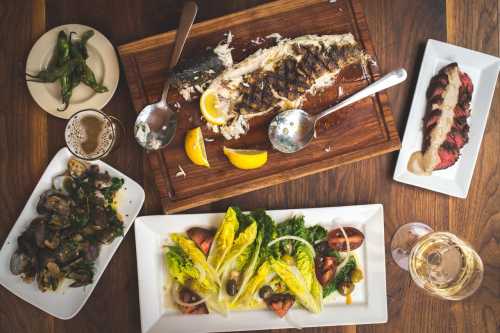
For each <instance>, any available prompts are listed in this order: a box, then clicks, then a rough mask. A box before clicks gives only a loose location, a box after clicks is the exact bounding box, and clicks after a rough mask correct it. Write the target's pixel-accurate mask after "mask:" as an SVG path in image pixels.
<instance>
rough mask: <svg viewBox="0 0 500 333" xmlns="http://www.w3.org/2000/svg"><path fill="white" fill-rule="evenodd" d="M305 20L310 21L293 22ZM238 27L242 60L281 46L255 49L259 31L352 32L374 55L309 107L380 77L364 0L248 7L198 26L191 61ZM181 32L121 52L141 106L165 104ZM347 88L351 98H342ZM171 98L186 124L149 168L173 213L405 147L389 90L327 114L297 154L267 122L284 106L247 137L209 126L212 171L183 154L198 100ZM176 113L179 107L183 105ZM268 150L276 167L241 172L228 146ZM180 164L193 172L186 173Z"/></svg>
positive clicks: (314, 109) (253, 124) (257, 121)
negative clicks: (271, 133) (278, 145)
mask: <svg viewBox="0 0 500 333" xmlns="http://www.w3.org/2000/svg"><path fill="white" fill-rule="evenodd" d="M288 22H301V24H292V25H291V24H288ZM228 31H230V32H231V33H232V34H233V35H234V39H233V41H232V43H231V47H233V48H234V50H233V51H232V54H233V58H234V59H235V61H236V62H239V61H241V60H243V59H245V58H246V57H248V56H249V55H251V54H253V53H254V52H255V51H256V49H258V48H263V47H269V46H271V45H273V42H272V40H267V41H264V42H263V43H262V44H261V45H255V43H252V42H251V41H252V40H256V38H257V37H261V38H262V36H268V35H270V34H271V33H276V32H278V33H280V34H281V35H282V36H283V37H287V38H294V37H298V36H302V35H307V34H319V35H325V34H339V33H348V32H349V33H352V34H353V36H354V38H356V40H358V41H359V44H360V46H361V47H362V48H363V49H365V50H366V52H367V54H368V55H369V56H370V57H371V59H372V61H371V62H370V63H369V64H368V66H367V67H366V68H367V70H366V73H367V74H366V77H365V75H364V74H363V73H364V71H363V69H362V68H361V67H360V66H350V67H348V68H347V69H345V70H343V71H342V72H341V73H340V75H339V80H338V81H337V82H336V83H335V84H334V85H332V86H331V87H329V88H328V89H325V90H324V91H322V92H321V93H318V94H317V95H316V96H308V97H307V100H306V102H305V103H304V106H303V108H304V109H305V110H307V111H308V112H310V113H318V112H320V111H321V110H324V109H325V108H327V107H328V106H329V105H330V104H331V103H332V101H335V100H336V99H337V98H345V97H346V96H349V95H350V94H352V93H353V92H355V91H358V90H360V89H362V88H363V87H365V86H367V85H368V84H370V83H371V82H373V81H374V80H375V79H377V78H378V77H379V76H380V69H379V66H378V65H377V57H376V55H375V54H374V49H373V43H372V41H371V39H370V35H369V32H368V27H367V22H366V18H365V16H364V12H363V8H362V5H361V4H360V2H359V0H340V1H337V2H336V3H328V2H326V1H324V0H314V1H311V0H307V1H305V0H293V1H291V0H281V1H275V2H271V3H269V4H265V5H262V6H258V7H255V8H252V9H248V10H246V11H242V12H238V13H235V14H231V15H227V16H223V17H220V18H216V19H213V20H210V21H204V22H202V23H199V24H195V25H194V26H193V28H192V30H191V33H190V38H189V40H188V41H187V43H186V46H185V48H184V51H183V58H184V59H189V57H196V56H199V54H200V51H199V50H200V49H205V48H206V47H213V46H215V45H217V43H219V42H220V41H221V40H223V39H224V34H227V32H228ZM174 40H175V31H171V32H168V33H164V34H160V35H156V36H151V37H148V38H145V39H142V40H139V41H136V42H132V43H129V44H126V45H122V46H120V47H119V48H118V51H119V54H120V58H121V61H122V64H123V67H124V71H125V75H126V79H127V83H128V86H129V89H130V93H131V96H132V103H133V105H134V108H135V110H136V111H137V112H140V111H141V110H142V109H143V108H144V107H145V106H146V105H147V104H151V103H154V102H156V101H158V100H159V98H160V93H161V91H162V87H163V82H164V80H165V73H166V72H167V71H168V66H169V58H168V55H169V54H170V53H171V50H172V48H173V44H174ZM339 91H342V96H339V93H338V92H339ZM169 92H170V93H169V97H168V98H167V100H168V101H169V103H170V105H175V104H177V105H179V106H178V108H179V110H181V111H180V113H179V115H178V124H177V130H176V134H175V136H174V138H173V140H172V142H171V143H170V144H169V145H168V147H166V148H165V149H163V150H161V151H160V152H151V153H150V154H148V157H149V160H150V168H151V170H152V173H153V175H154V180H155V183H156V185H157V188H158V192H159V194H160V199H161V202H162V205H163V208H164V211H165V213H167V214H171V213H175V212H180V211H184V210H186V209H188V208H192V207H196V206H200V205H203V204H206V203H211V202H214V201H218V200H220V199H222V198H227V197H233V196H235V195H239V194H242V193H246V192H250V191H254V190H257V189H260V188H264V187H268V186H272V185H276V184H279V183H282V182H286V181H290V180H293V179H296V178H300V177H304V176H307V175H310V174H313V173H318V172H321V171H325V170H329V169H332V168H334V167H337V166H339V165H343V164H348V163H352V162H355V161H358V160H362V159H367V158H372V157H374V156H378V155H381V154H384V153H388V152H391V151H394V150H397V149H399V146H400V144H399V136H398V133H397V130H396V127H395V124H394V119H393V116H392V112H391V110H390V105H389V103H388V97H387V93H386V92H381V93H379V94H377V95H376V96H375V98H371V97H370V98H365V99H363V100H362V101H360V102H358V103H356V104H354V105H353V106H351V107H349V108H345V109H343V110H341V111H339V112H337V113H335V115H333V116H331V117H328V118H327V119H324V120H322V121H321V122H320V124H319V125H318V126H317V130H316V133H317V138H316V139H314V140H313V141H312V142H311V144H309V145H308V147H307V148H306V149H303V150H301V151H300V152H297V153H295V154H283V153H280V152H278V151H276V150H273V149H272V147H271V145H270V142H269V139H268V136H267V128H268V124H269V122H270V121H271V119H272V117H273V116H275V114H276V113H275V112H271V113H269V114H267V115H264V116H261V117H257V118H254V119H252V120H251V121H250V131H249V132H248V133H247V134H246V135H244V136H242V137H241V138H239V139H238V140H231V141H227V140H224V138H223V137H222V135H220V134H214V133H213V132H212V131H210V130H209V129H208V128H207V127H206V126H204V125H202V127H201V128H202V131H203V132H204V134H203V135H204V138H205V139H211V140H212V141H213V142H210V143H205V147H206V151H207V156H208V160H209V162H210V168H204V167H200V166H196V165H194V164H193V163H191V161H190V160H189V159H188V157H187V156H186V153H185V150H184V138H185V137H186V132H187V131H188V130H190V129H192V128H194V127H197V126H199V124H200V123H201V121H200V111H199V99H198V98H196V99H194V100H193V101H192V102H186V101H185V100H184V99H183V98H182V97H181V96H180V95H179V94H178V92H177V91H176V89H170V91H169ZM174 109H175V107H174ZM223 146H226V147H229V148H247V149H266V150H268V151H269V157H268V162H267V164H266V165H265V166H264V167H262V168H259V169H256V170H245V171H242V170H239V169H236V168H235V167H233V166H232V165H231V164H230V163H229V161H228V160H227V158H226V157H225V156H224V154H223V149H222V147H223ZM180 168H182V170H184V171H185V173H186V174H187V176H185V177H179V176H178V175H177V173H178V172H179V170H180Z"/></svg>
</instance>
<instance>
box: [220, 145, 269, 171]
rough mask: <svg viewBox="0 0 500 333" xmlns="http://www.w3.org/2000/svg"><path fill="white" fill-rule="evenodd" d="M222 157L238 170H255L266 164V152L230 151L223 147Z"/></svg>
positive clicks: (251, 150)
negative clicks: (224, 156) (225, 157)
mask: <svg viewBox="0 0 500 333" xmlns="http://www.w3.org/2000/svg"><path fill="white" fill-rule="evenodd" d="M224 155H226V156H227V158H228V159H229V162H231V164H232V165H234V166H235V167H237V168H238V169H243V170H250V169H257V168H260V167H261V166H263V165H264V164H266V162H267V151H265V150H253V149H231V148H226V147H224Z"/></svg>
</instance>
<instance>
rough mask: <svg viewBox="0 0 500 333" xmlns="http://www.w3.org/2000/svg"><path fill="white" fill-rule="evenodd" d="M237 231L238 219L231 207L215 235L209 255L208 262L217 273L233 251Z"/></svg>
mask: <svg viewBox="0 0 500 333" xmlns="http://www.w3.org/2000/svg"><path fill="white" fill-rule="evenodd" d="M237 230H238V219H237V218H236V212H235V210H234V209H233V208H232V207H229V208H228V209H227V212H226V215H225V216H224V219H223V220H222V223H221V225H220V226H219V229H218V230H217V233H216V234H215V237H214V240H213V242H212V247H211V248H210V252H209V254H208V259H207V261H208V263H209V264H210V266H212V267H213V268H214V269H215V270H216V271H218V270H219V268H220V266H221V265H222V262H223V261H224V259H225V257H226V255H227V254H228V253H229V251H230V250H231V247H232V246H233V242H234V237H235V235H236V231H237Z"/></svg>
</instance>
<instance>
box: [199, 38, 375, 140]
mask: <svg viewBox="0 0 500 333" xmlns="http://www.w3.org/2000/svg"><path fill="white" fill-rule="evenodd" d="M368 59H369V56H368V55H367V54H366V53H365V52H364V51H363V50H362V49H361V47H360V46H359V44H358V43H357V42H356V40H355V39H354V36H353V35H352V34H350V33H348V34H341V35H322V36H318V35H304V36H300V37H297V38H294V39H284V40H281V41H280V42H279V43H278V44H277V45H275V46H273V47H270V48H265V49H260V50H258V51H256V52H255V53H253V54H252V55H250V56H249V57H247V58H246V59H244V60H243V61H241V62H239V63H238V64H236V65H233V66H232V67H230V68H228V69H226V70H225V71H223V72H222V73H221V74H220V75H219V76H218V77H216V78H215V79H214V80H213V81H212V82H211V84H210V85H209V86H208V88H207V91H208V90H210V91H212V92H214V93H215V94H216V95H217V100H218V103H217V105H216V107H217V109H218V110H220V111H222V112H223V113H224V114H225V115H226V119H227V120H228V122H227V123H226V124H225V125H223V126H220V127H218V126H213V125H210V124H209V127H210V128H212V130H213V131H214V132H219V131H220V132H221V133H222V134H223V135H224V137H225V138H226V139H228V140H229V139H233V138H238V137H239V136H240V135H244V134H245V133H246V132H247V131H248V130H249V123H248V120H249V119H251V118H253V117H258V116H262V115H265V114H267V113H269V112H280V111H283V110H287V109H291V108H297V107H300V106H301V105H302V103H303V102H304V99H305V96H306V94H312V95H314V94H316V93H317V92H318V91H320V90H321V89H323V88H325V87H328V86H330V85H332V84H333V83H334V82H335V79H336V78H337V76H338V74H339V73H340V71H341V70H342V69H343V68H345V67H347V66H349V65H352V64H361V65H363V66H364V65H366V62H367V61H368Z"/></svg>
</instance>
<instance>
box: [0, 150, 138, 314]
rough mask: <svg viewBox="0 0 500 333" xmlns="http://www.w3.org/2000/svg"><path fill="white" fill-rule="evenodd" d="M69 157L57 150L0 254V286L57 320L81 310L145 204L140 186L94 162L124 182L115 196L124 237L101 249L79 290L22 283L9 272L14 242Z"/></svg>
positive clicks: (111, 169)
mask: <svg viewBox="0 0 500 333" xmlns="http://www.w3.org/2000/svg"><path fill="white" fill-rule="evenodd" d="M71 157H72V155H71V153H70V152H69V151H68V149H67V148H63V149H61V150H59V152H58V153H57V154H56V155H55V156H54V158H53V159H52V161H51V162H50V163H49V165H48V166H47V169H46V170H45V172H44V173H43V175H42V178H40V181H39V182H38V184H37V186H36V187H35V190H34V191H33V193H32V194H31V196H30V198H29V200H28V202H27V203H26V206H24V209H23V211H22V212H21V215H19V218H18V219H17V221H16V223H15V224H14V226H13V227H12V229H11V231H10V233H9V235H8V236H7V239H6V240H5V242H4V244H3V246H2V249H1V250H0V284H1V285H3V286H4V287H5V288H7V289H8V290H9V291H10V292H12V293H13V294H15V295H16V296H18V297H20V298H22V299H23V300H25V301H26V302H28V303H31V304H32V305H34V306H36V307H37V308H39V309H41V310H43V311H45V312H47V313H49V314H51V315H53V316H55V317H57V318H60V319H70V318H72V317H73V316H75V315H76V314H77V313H78V312H79V311H80V309H81V308H82V307H83V305H84V304H85V302H86V301H87V299H88V298H89V296H90V294H92V291H93V290H94V288H95V286H96V285H97V282H98V281H99V279H100V277H101V275H102V273H103V272H104V270H105V269H106V266H107V265H108V263H109V261H110V260H111V257H113V254H114V253H115V251H116V250H117V249H118V246H120V243H121V242H122V240H123V237H125V235H126V233H127V231H128V230H129V229H130V227H131V226H132V223H133V222H134V219H135V217H136V216H137V214H139V211H140V210H141V207H142V204H143V203H144V190H143V189H142V187H141V186H139V184H137V183H136V182H135V181H133V180H132V179H130V178H129V177H127V176H125V175H124V174H122V173H121V172H119V171H117V170H116V169H114V168H112V167H110V166H109V165H107V164H106V163H104V162H101V161H96V162H93V163H95V164H97V165H99V168H100V169H101V171H108V172H109V174H110V175H111V176H115V177H120V178H123V179H124V180H125V183H124V185H123V189H122V190H121V193H119V195H118V196H117V200H118V212H119V213H121V214H122V216H123V222H124V236H123V237H118V238H116V239H115V240H114V241H113V242H112V243H111V244H109V245H103V246H102V247H101V252H100V254H99V257H98V258H97V260H96V263H95V267H96V271H95V274H94V282H93V283H92V284H89V285H87V286H85V287H80V288H70V287H68V286H67V285H68V284H69V280H66V281H65V282H66V283H65V285H63V286H61V287H60V288H59V289H58V290H57V291H55V292H45V293H42V292H41V291H40V290H39V289H38V287H37V285H36V282H34V283H31V284H28V283H25V282H23V281H22V280H21V278H20V277H19V276H15V275H13V274H12V273H11V272H10V269H9V263H10V258H11V256H12V254H13V253H14V251H15V250H16V249H17V238H18V237H19V236H20V235H21V233H22V232H23V231H24V230H25V229H26V228H27V227H28V225H29V224H30V223H31V221H32V220H33V218H35V217H36V216H38V214H37V212H36V205H37V203H38V199H39V197H40V195H41V194H42V193H43V192H45V191H46V190H48V189H50V187H51V184H52V182H51V181H52V178H53V177H54V176H56V175H60V174H61V173H63V172H64V171H65V170H66V163H67V162H68V160H69V159H70V158H71Z"/></svg>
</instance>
